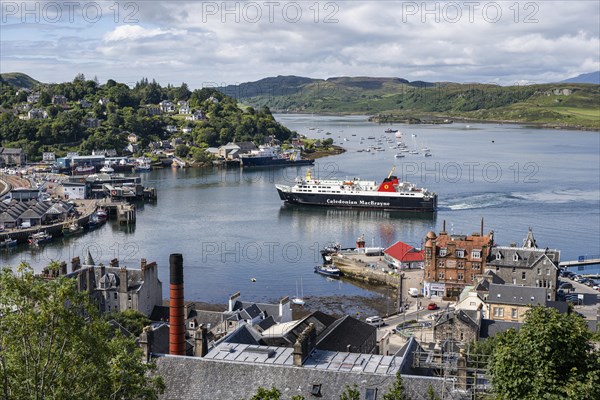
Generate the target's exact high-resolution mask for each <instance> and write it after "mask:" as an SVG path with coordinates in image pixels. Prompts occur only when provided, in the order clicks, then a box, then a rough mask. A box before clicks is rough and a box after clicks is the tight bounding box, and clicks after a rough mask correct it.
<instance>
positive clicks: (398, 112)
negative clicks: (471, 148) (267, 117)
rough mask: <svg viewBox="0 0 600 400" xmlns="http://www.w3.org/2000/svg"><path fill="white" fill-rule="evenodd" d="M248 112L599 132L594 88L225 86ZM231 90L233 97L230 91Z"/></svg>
mask: <svg viewBox="0 0 600 400" xmlns="http://www.w3.org/2000/svg"><path fill="white" fill-rule="evenodd" d="M224 91H225V92H226V93H229V94H230V95H232V96H234V97H236V98H238V99H239V100H240V101H242V102H243V103H245V104H248V105H252V106H254V107H259V106H267V107H269V108H270V109H271V110H273V111H279V112H310V113H355V114H356V113H360V114H370V115H374V117H373V120H375V121H407V120H408V121H411V122H416V123H418V122H419V121H421V120H423V119H425V120H431V119H432V118H452V119H474V120H488V121H489V120H494V121H506V122H526V123H536V124H545V125H549V126H558V127H573V128H581V129H594V130H600V111H599V109H600V107H599V105H600V86H599V85H593V84H575V83H553V84H539V85H528V86H497V85H486V84H477V83H475V84H457V83H447V82H443V83H428V82H409V81H407V80H405V79H399V78H367V77H354V78H350V77H339V78H330V79H327V80H319V79H308V78H300V77H276V78H267V79H264V80H261V81H257V82H253V83H246V84H242V85H239V86H236V87H227V88H225V89H224ZM236 91H237V92H236Z"/></svg>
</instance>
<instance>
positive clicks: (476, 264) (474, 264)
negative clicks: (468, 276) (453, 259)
mask: <svg viewBox="0 0 600 400" xmlns="http://www.w3.org/2000/svg"><path fill="white" fill-rule="evenodd" d="M471 268H472V269H476V270H480V269H481V264H479V263H473V264H471Z"/></svg>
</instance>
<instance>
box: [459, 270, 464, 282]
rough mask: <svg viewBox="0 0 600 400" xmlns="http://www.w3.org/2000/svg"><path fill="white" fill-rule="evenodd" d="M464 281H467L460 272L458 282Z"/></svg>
mask: <svg viewBox="0 0 600 400" xmlns="http://www.w3.org/2000/svg"><path fill="white" fill-rule="evenodd" d="M463 279H465V276H464V275H463V273H462V272H459V273H458V280H459V281H462V280H463Z"/></svg>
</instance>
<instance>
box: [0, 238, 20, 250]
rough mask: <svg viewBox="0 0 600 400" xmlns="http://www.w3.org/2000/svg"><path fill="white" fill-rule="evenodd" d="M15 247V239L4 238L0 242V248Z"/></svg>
mask: <svg viewBox="0 0 600 400" xmlns="http://www.w3.org/2000/svg"><path fill="white" fill-rule="evenodd" d="M16 245H17V239H11V238H6V239H4V240H3V241H1V242H0V247H7V248H8V247H15V246H16Z"/></svg>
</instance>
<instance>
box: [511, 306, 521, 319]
mask: <svg viewBox="0 0 600 400" xmlns="http://www.w3.org/2000/svg"><path fill="white" fill-rule="evenodd" d="M510 317H511V318H512V319H517V318H519V310H517V309H516V308H512V309H511V310H510Z"/></svg>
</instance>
